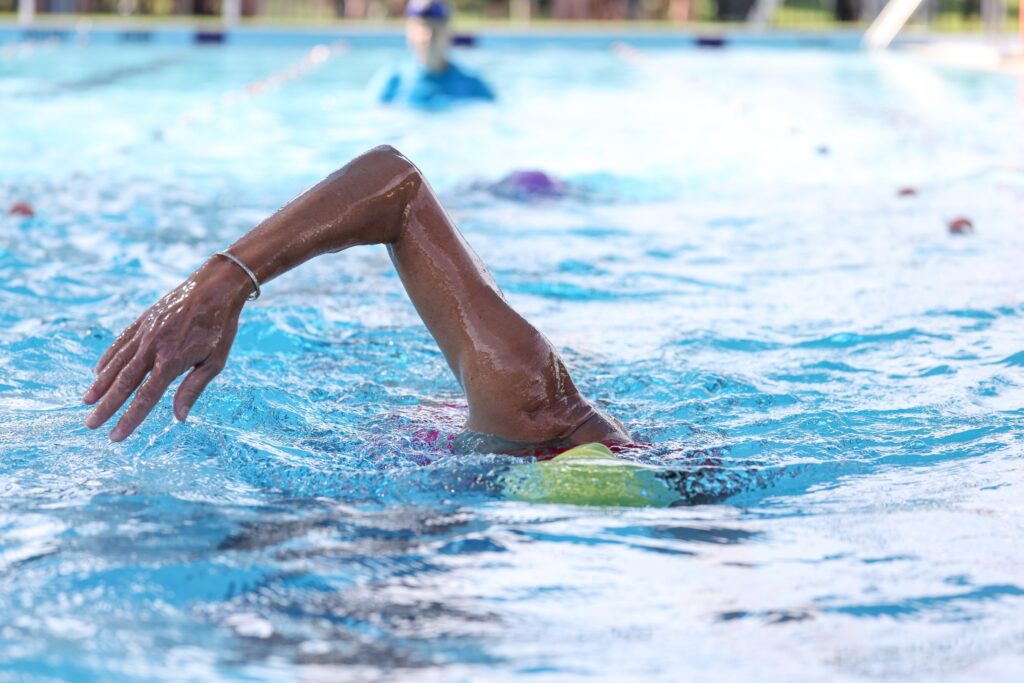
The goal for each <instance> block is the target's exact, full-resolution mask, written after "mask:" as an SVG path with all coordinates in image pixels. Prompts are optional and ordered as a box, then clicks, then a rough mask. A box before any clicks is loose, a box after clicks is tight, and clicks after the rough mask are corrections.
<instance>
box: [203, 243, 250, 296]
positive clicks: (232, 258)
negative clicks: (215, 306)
mask: <svg viewBox="0 0 1024 683" xmlns="http://www.w3.org/2000/svg"><path fill="white" fill-rule="evenodd" d="M214 256H223V257H224V258H226V259H227V260H228V261H231V262H232V263H234V264H235V265H236V266H238V267H239V268H241V269H242V270H244V271H245V274H246V275H248V276H249V279H250V280H252V286H253V287H255V288H256V291H255V292H253V293H252V294H250V295H249V301H255V300H256V299H259V298H260V281H259V280H257V279H256V273H254V272H252V271H251V270H250V269H249V266H247V265H245V264H244V263H242V261H241V259H239V258H238V257H237V256H235V255H234V254H232V253H230V252H227V251H218V252H217V253H216V254H214Z"/></svg>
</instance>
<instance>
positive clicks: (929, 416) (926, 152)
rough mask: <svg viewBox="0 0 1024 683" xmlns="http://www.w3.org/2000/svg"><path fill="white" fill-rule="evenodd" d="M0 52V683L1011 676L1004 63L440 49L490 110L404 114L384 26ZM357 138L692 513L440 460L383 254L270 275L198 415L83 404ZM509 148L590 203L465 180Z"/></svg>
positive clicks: (1012, 498)
mask: <svg viewBox="0 0 1024 683" xmlns="http://www.w3.org/2000/svg"><path fill="white" fill-rule="evenodd" d="M0 49H5V48H3V47H2V46H0ZM2 54H3V56H2V58H0V111H2V116H3V123H2V128H0V131H2V132H0V207H4V208H5V209H6V207H8V206H10V205H12V204H13V203H15V202H18V201H26V202H30V203H31V204H32V205H33V207H34V209H35V211H36V216H35V218H31V219H29V218H25V217H19V216H9V215H6V211H5V212H4V215H3V216H0V680H30V681H50V680H55V679H56V680H103V681H143V680H146V681H151V680H167V681H172V680H173V681H181V680H195V681H210V680H228V681H234V680H275V681H278V680H338V679H342V680H368V681H369V680H389V681H403V680H410V681H411V680H415V681H422V680H445V681H462V680H465V681H478V680H495V681H504V680H531V681H574V680H615V681H626V680H645V681H647V680H650V681H653V680H665V681H668V680H673V681H674V680H690V679H694V678H697V677H701V678H708V679H717V680H758V681H767V680H777V681H794V680H818V681H820V680H828V681H862V680H877V679H900V680H921V681H926V680H927V681H935V680H948V681H957V680H964V681H966V680H986V681H1010V680H1018V679H1019V673H1020V671H1021V669H1022V667H1024V617H1022V616H1021V615H1022V613H1024V612H1022V610H1024V576H1022V575H1021V571H1022V570H1021V566H1022V564H1024V545H1022V544H1021V543H1020V534H1021V531H1022V528H1024V508H1022V506H1021V492H1022V490H1024V489H1022V487H1024V473H1022V469H1021V463H1022V460H1021V458H1022V455H1024V441H1022V439H1024V427H1022V425H1021V417H1022V416H1024V409H1022V402H1024V376H1022V373H1024V342H1022V338H1021V334H1020V333H1021V329H1022V327H1021V322H1022V315H1024V295H1022V293H1021V292H1022V287H1021V285H1022V284H1024V282H1022V279H1021V274H1020V268H1019V262H1020V255H1021V254H1022V253H1024V234H1022V233H1021V230H1020V228H1021V220H1020V216H1021V215H1022V209H1024V169H1022V167H1021V166H1020V159H1022V158H1024V154H1022V153H1024V134H1022V132H1021V130H1022V129H1021V127H1020V117H1021V104H1020V99H1019V96H1018V91H1017V88H1018V86H1017V84H1016V83H1015V82H1014V81H1012V80H1010V79H1007V78H1002V77H998V76H983V75H976V74H967V73H963V72H954V71H941V70H937V69H933V68H931V67H929V66H928V65H925V64H923V63H920V62H917V61H915V60H913V59H911V58H908V57H899V56H878V57H870V56H866V55H863V54H858V53H853V52H838V51H815V50H779V51H758V50H728V49H727V50H722V51H697V50H658V51H654V50H646V51H641V52H640V53H636V52H634V51H631V50H628V49H619V50H618V51H617V52H613V51H608V50H597V49H585V48H572V49H570V48H566V47H559V46H557V45H546V46H545V45H541V46H535V47H532V48H531V49H523V48H517V47H516V46H515V45H498V46H495V47H493V48H486V49H482V50H480V51H467V52H465V53H463V54H461V55H460V59H461V60H462V61H463V62H464V63H466V64H468V65H470V66H472V67H474V68H476V69H479V70H480V71H481V72H482V73H484V74H486V75H487V77H488V78H489V79H490V80H491V82H492V83H494V84H495V85H496V86H497V88H498V90H499V93H500V96H501V100H500V103H499V104H498V105H497V106H493V107H490V106H479V107H475V106H474V107H467V108H464V109H460V110H453V111H450V112H447V113H441V114H433V115H424V114H417V113H413V112H408V111H403V110H401V109H378V108H377V107H375V106H374V105H373V104H372V103H370V102H369V101H368V98H367V97H366V94H365V84H366V82H367V81H368V80H369V79H370V78H371V76H372V75H373V73H374V72H375V71H376V70H377V69H378V68H380V67H381V66H382V65H384V64H386V63H388V62H389V60H391V59H394V58H395V57H397V56H398V55H399V54H400V50H399V48H397V47H394V46H389V45H379V46H361V45H354V46H352V47H351V49H348V50H347V51H346V50H344V49H343V48H341V47H340V46H339V48H338V49H337V50H335V51H334V52H332V53H330V55H328V57H329V58H327V59H326V60H325V61H323V62H322V63H316V64H313V65H312V66H311V67H310V68H306V69H302V68H299V69H295V70H292V71H289V67H292V66H295V65H302V64H308V59H307V57H308V54H309V53H308V46H305V45H296V46H277V47H274V46H264V47H261V48H259V49H255V48H252V47H243V46H234V47H220V48H217V47H212V48H211V47H194V46H189V45H149V46H147V45H138V46H129V45H119V46H113V45H111V46H104V45H76V44H56V43H40V44H36V45H34V46H26V45H24V44H22V45H20V46H17V47H11V46H8V47H7V48H6V51H5V52H3V53H2ZM274 73H285V74H295V75H294V77H291V78H290V79H287V80H286V81H285V82H283V83H281V84H279V85H277V86H272V87H260V86H259V85H258V84H260V83H265V82H266V79H267V78H268V76H269V75H271V74H274ZM254 84H256V85H254ZM380 143H390V144H392V145H395V146H396V147H398V148H399V149H400V150H402V151H403V152H405V153H406V154H407V155H408V156H409V157H410V158H412V159H413V160H414V161H416V162H417V163H418V164H419V165H420V166H421V167H422V168H423V170H424V172H425V173H426V175H427V177H429V178H430V179H431V181H432V183H433V184H434V186H435V188H436V189H437V190H438V192H439V193H440V194H441V196H442V198H443V199H444V201H445V202H446V204H447V206H448V207H449V209H450V211H451V212H452V214H453V216H454V217H455V219H456V220H457V222H458V223H459V224H460V226H461V227H462V229H463V231H464V232H465V234H466V235H467V237H468V238H469V240H470V241H471V242H472V244H473V245H474V247H475V248H476V249H477V251H478V252H479V253H480V254H481V256H482V257H483V258H484V260H485V261H487V262H488V263H489V264H490V265H491V267H492V270H493V271H494V273H495V275H496V277H497V279H498V281H499V282H500V284H501V285H502V286H503V288H504V289H505V291H506V293H507V294H508V296H509V298H510V299H511V300H512V302H513V304H514V305H515V306H516V307H517V308H518V309H519V310H521V311H522V312H523V313H524V314H525V315H526V316H527V317H528V318H529V319H531V320H532V321H533V322H534V323H536V324H537V325H538V327H539V328H540V329H541V330H543V331H544V332H545V333H546V334H547V335H548V336H549V337H550V338H551V339H552V340H553V341H554V343H555V344H556V346H558V347H559V348H560V349H561V350H562V351H563V353H564V355H565V358H566V361H567V362H568V364H569V365H570V367H571V369H572V370H573V372H574V375H575V377H576V379H577V382H578V383H579V384H580V385H582V387H583V388H584V390H585V393H586V394H587V395H588V396H591V397H593V398H595V399H597V400H598V401H599V402H600V403H601V404H602V405H603V406H605V407H606V408H607V409H608V410H609V411H610V412H612V413H613V414H615V415H617V416H618V417H620V418H621V419H622V420H623V421H624V422H625V423H626V425H627V426H628V427H629V428H630V430H631V431H632V432H633V433H634V434H635V436H636V437H637V438H638V439H639V440H643V441H649V442H653V444H654V446H653V448H652V449H651V450H650V452H648V453H646V454H645V455H644V456H643V458H644V459H645V461H646V462H648V463H651V464H657V465H663V466H672V467H676V468H683V469H685V468H687V467H691V466H693V463H694V462H695V461H699V460H700V459H701V458H702V457H704V456H706V455H707V454H711V455H713V456H714V457H715V458H718V459H720V460H721V462H722V467H721V468H720V469H714V470H713V471H702V472H697V473H696V474H695V476H694V478H693V479H692V481H691V482H690V486H691V488H690V489H689V494H690V496H691V498H690V501H689V502H692V503H694V504H692V505H685V506H681V507H674V508H670V509H652V508H631V509H608V508H588V507H572V506H545V505H530V504H525V503H518V502H513V501H508V500H504V499H503V498H502V497H501V495H500V494H499V493H497V492H496V491H495V487H494V486H493V483H494V481H495V478H496V477H497V476H499V475H500V473H501V472H502V471H503V468H507V466H508V458H507V457H503V456H495V455H486V454H480V455H473V456H459V457H441V458H438V457H437V456H436V453H431V452H430V451H429V449H426V448H424V447H423V444H421V443H418V442H417V441H416V440H415V439H414V438H413V436H412V435H413V434H415V432H416V430H417V429H419V428H424V427H425V428H437V429H439V430H442V431H444V430H450V429H455V428H457V423H458V419H459V416H460V409H459V408H458V405H459V404H460V402H461V398H460V394H459V392H458V388H457V386H456V384H455V382H454V380H453V379H452V378H451V376H450V374H449V372H448V370H447V369H446V367H445V365H444V361H443V359H442V357H441V355H440V353H439V352H438V351H437V349H436V347H435V346H434V344H433V342H432V340H431V339H430V337H429V336H428V334H427V332H426V331H425V329H424V328H423V327H422V326H421V324H420V322H419V320H418V318H417V317H416V315H415V312H414V311H413V309H412V308H411V306H410V305H409V304H408V303H407V301H406V299H405V296H404V294H403V292H402V290H401V287H400V284H399V282H398V281H397V278H396V277H395V276H394V274H393V272H392V270H391V267H390V263H389V262H388V259H387V256H386V254H385V253H384V251H383V250H381V249H356V250H352V251H349V252H346V253H343V254H340V255H336V256H332V257H326V258H322V259H320V260H318V261H315V262H312V263H310V264H308V265H307V266H305V267H303V268H301V269H299V270H297V271H294V272H292V273H290V274H288V275H286V276H285V277H282V278H281V279H279V280H277V281H275V282H273V283H271V284H270V285H269V286H268V287H267V288H266V292H265V296H264V297H263V298H262V299H260V300H259V301H258V302H256V303H255V304H251V305H250V306H248V307H247V309H246V311H245V312H244V313H243V318H242V320H243V326H242V328H241V331H240V333H239V335H238V340H237V341H236V343H235V347H234V352H233V355H232V360H231V362H230V363H229V365H228V368H227V370H226V371H225V372H224V374H223V375H221V377H220V378H219V379H218V381H217V382H216V383H215V384H214V385H213V386H212V387H211V389H210V391H209V392H208V393H207V395H206V396H204V398H203V399H202V400H201V401H200V403H199V405H198V406H197V407H196V409H195V411H194V412H193V416H192V417H191V418H190V419H189V422H188V423H187V424H184V425H178V424H175V423H174V421H173V418H172V417H171V413H170V405H169V401H167V400H165V401H164V402H163V403H162V404H161V405H160V406H159V407H158V408H157V413H156V414H155V415H154V416H153V417H151V419H150V420H149V421H148V422H147V423H146V424H145V425H144V426H143V427H142V429H141V431H140V432H139V434H138V435H137V436H135V437H133V438H132V439H130V440H129V441H127V442H125V443H124V444H121V445H113V444H110V443H108V442H107V441H106V440H105V439H104V438H103V436H102V435H101V434H97V433H90V432H88V431H87V430H86V429H85V428H84V427H83V426H82V424H81V423H82V420H83V419H84V417H85V414H86V409H85V408H84V407H82V406H81V405H80V403H79V398H80V396H81V393H82V391H83V390H84V389H85V387H86V386H87V384H88V382H89V376H90V368H91V367H92V364H93V363H94V362H95V358H96V356H97V355H98V354H99V353H100V352H101V351H102V350H103V349H104V348H105V347H106V346H107V344H109V342H110V341H111V339H112V337H113V335H115V334H116V333H117V332H118V331H120V329H121V328H122V327H123V326H124V325H126V324H127V323H129V322H130V321H132V320H133V319H134V317H135V316H136V315H137V314H138V313H139V312H140V311H141V310H143V309H144V308H145V307H146V306H148V305H149V304H150V303H152V301H153V300H155V299H156V298H157V297H158V296H160V295H161V294H162V293H163V292H164V291H166V290H168V289H169V288H171V287H173V286H174V285H175V284H177V283H178V282H179V281H180V280H181V279H182V278H183V277H184V276H186V275H187V274H188V273H189V272H190V271H191V269H192V268H194V267H195V266H196V265H198V264H199V263H200V262H201V261H202V260H203V259H204V258H206V256H207V255H208V254H210V253H211V252H213V251H215V250H217V249H219V248H222V247H223V246H224V245H225V244H227V243H229V242H230V241H232V240H233V239H234V238H235V237H236V236H237V235H239V234H241V233H242V232H243V231H245V230H246V229H248V228H249V227H250V226H251V225H252V224H254V223H255V222H257V221H259V220H260V219H261V218H262V217H264V216H265V215H267V214H268V213H269V212H271V211H273V210H274V209H275V208H277V207H278V206H280V205H281V204H282V203H284V202H285V201H287V200H288V199H289V198H290V197H291V196H293V195H294V194H296V193H297V192H298V191H300V190H301V189H303V188H304V187H306V186H308V185H310V184H311V183H313V182H315V181H316V180H318V179H319V178H321V177H322V176H324V175H325V174H327V173H329V172H330V171H332V170H333V169H335V168H336V167H338V166H339V165H340V164H342V163H344V162H345V161H347V160H348V159H349V158H351V157H352V156H353V155H355V154H357V153H359V152H361V151H363V150H365V149H367V148H369V147H372V146H374V145H377V144H380ZM516 169H542V170H544V171H546V172H548V173H551V174H553V175H555V176H557V177H558V178H560V179H562V180H563V181H565V182H567V183H569V184H570V185H571V186H572V187H573V188H574V190H573V192H572V194H571V196H569V197H566V198H564V199H546V200H544V201H538V202H519V201H513V200H510V199H505V198H500V197H496V196H495V195H494V194H493V193H491V192H489V191H488V189H487V188H488V186H489V184H490V183H493V182H494V181H496V180H498V179H499V178H501V177H502V176H504V175H505V174H507V173H509V172H511V171H513V170H516ZM901 190H902V192H901ZM960 215H962V216H966V217H969V218H970V219H971V220H972V221H973V222H974V224H975V226H976V228H977V230H976V233H974V234H970V235H959V236H957V235H951V234H949V232H948V230H947V222H948V221H949V220H951V219H953V218H955V217H956V216H960ZM452 404H454V406H455V407H452ZM709 499H712V502H702V503H700V504H698V503H697V502H696V501H706V500H709Z"/></svg>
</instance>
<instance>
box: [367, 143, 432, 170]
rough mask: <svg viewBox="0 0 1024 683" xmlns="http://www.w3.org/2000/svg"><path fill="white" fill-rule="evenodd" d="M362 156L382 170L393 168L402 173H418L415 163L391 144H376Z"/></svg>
mask: <svg viewBox="0 0 1024 683" xmlns="http://www.w3.org/2000/svg"><path fill="white" fill-rule="evenodd" d="M362 158H363V159H364V160H366V161H368V162H369V163H371V164H372V165H373V166H374V167H375V168H380V169H382V170H385V169H386V170H394V171H397V172H400V173H402V174H403V175H409V174H414V175H416V176H419V174H420V170H419V169H418V168H416V164H414V163H412V162H411V161H409V159H408V157H406V156H405V155H404V154H402V153H401V152H399V151H398V150H397V149H395V148H394V147H392V146H391V145H378V146H377V147H374V148H373V149H371V150H370V151H369V152H367V153H366V154H364V155H363V156H362Z"/></svg>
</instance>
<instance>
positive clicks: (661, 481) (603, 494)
mask: <svg viewBox="0 0 1024 683" xmlns="http://www.w3.org/2000/svg"><path fill="white" fill-rule="evenodd" d="M659 473H661V471H660V470H658V469H657V468H654V467H649V466H646V465H642V464H640V463H636V462H633V461H631V460H626V459H624V458H620V457H617V456H616V455H615V454H614V453H612V452H611V450H609V449H608V447H607V446H605V445H603V444H599V443H590V444H585V445H583V446H576V447H575V448H572V449H570V450H568V451H566V452H565V453H562V454H561V455H558V456H555V457H554V458H552V459H551V460H543V461H540V462H533V463H528V464H525V465H515V466H513V467H511V468H509V471H508V472H506V473H505V474H503V475H502V476H501V478H500V481H501V487H502V491H503V492H504V493H505V495H506V496H508V497H509V498H513V499H515V500H522V501H526V502H530V503H562V504H568V505H599V506H608V507H634V506H637V507H639V506H645V507H668V506H669V505H672V504H673V503H675V502H678V501H679V500H680V497H681V496H680V495H679V492H678V491H677V490H675V488H674V487H673V486H672V485H671V483H670V482H668V481H667V480H666V479H665V477H664V476H659Z"/></svg>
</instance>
